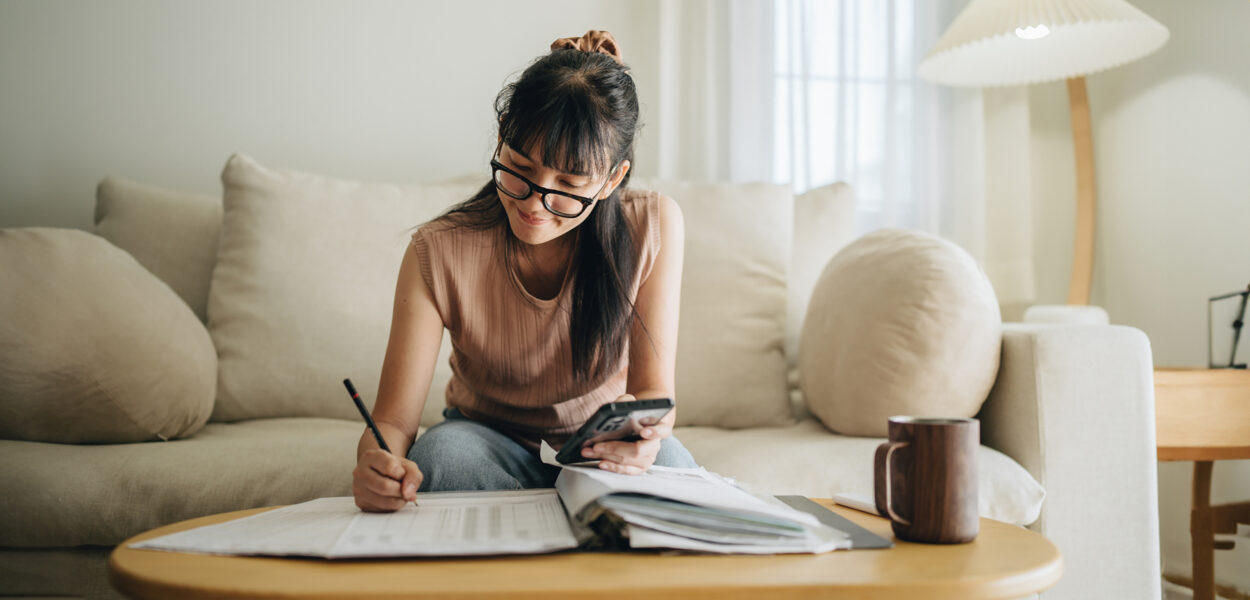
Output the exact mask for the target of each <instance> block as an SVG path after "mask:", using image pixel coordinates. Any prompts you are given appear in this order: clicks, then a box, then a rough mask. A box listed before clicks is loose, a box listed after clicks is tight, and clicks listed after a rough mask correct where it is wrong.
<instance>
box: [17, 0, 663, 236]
mask: <svg viewBox="0 0 1250 600" xmlns="http://www.w3.org/2000/svg"><path fill="white" fill-rule="evenodd" d="M656 14H657V5H656V2H654V1H647V2H628V3H627V2H619V1H613V0H561V1H554V0H553V1H543V2H514V1H506V0H491V1H486V0H474V1H463V0H456V1H454V2H453V1H446V0H444V1H439V2H409V1H384V0H369V1H361V2H356V1H353V2H326V1H296V0H259V1H253V0H227V1H220V2H216V1H215V2H199V1H197V2H192V1H189V0H172V1H167V0H112V1H110V2H88V1H85V0H77V1H70V0H0V86H2V88H3V89H2V90H0V227H15V226H33V225H42V226H57V227H89V226H90V224H91V216H92V209H93V206H94V194H95V185H96V183H97V182H98V181H99V180H100V179H101V178H102V177H104V176H106V175H118V176H122V177H127V178H130V179H135V180H138V181H141V182H148V183H151V184H155V185H161V186H165V187H172V188H176V189H182V190H188V191H201V192H209V193H220V190H221V185H220V181H219V176H220V173H221V169H222V167H223V166H224V165H225V161H226V158H227V157H229V155H230V154H231V153H234V152H242V153H246V154H250V155H252V156H253V157H255V158H257V159H258V160H260V161H261V162H262V163H265V164H270V165H273V166H281V167H290V168H296V169H302V170H308V171H315V172H319V173H326V174H331V175H337V176H342V177H351V178H359V179H371V180H382V181H391V182H401V183H402V182H418V181H431V180H438V179H443V178H447V177H451V176H456V175H461V174H464V173H470V172H480V173H485V172H486V169H487V167H486V161H487V159H488V158H489V155H490V151H491V150H492V149H493V147H494V129H493V127H492V123H493V120H494V118H493V113H492V106H493V101H494V98H495V95H496V94H497V93H498V92H499V90H500V88H501V87H502V86H503V84H504V83H505V80H507V79H508V78H509V76H511V75H514V74H519V73H520V71H521V70H522V69H524V68H525V66H527V65H528V64H529V62H530V61H531V60H532V59H534V58H536V57H537V56H539V55H540V54H543V53H545V52H546V51H547V48H548V45H549V44H550V43H551V41H552V40H554V39H556V38H559V37H567V36H575V35H581V34H582V33H584V32H585V31H587V30H588V29H606V30H609V31H611V32H612V33H613V34H614V35H615V36H616V37H617V39H618V40H619V41H620V43H621V47H622V49H623V53H624V56H625V59H626V62H627V63H630V64H631V66H632V67H633V75H634V77H635V81H636V83H637V85H638V87H639V92H640V94H639V95H640V101H641V104H642V120H643V122H644V124H645V127H644V129H643V132H642V133H641V135H640V137H639V138H638V144H639V147H638V149H637V158H638V161H637V162H638V169H637V171H636V173H641V174H644V175H646V174H649V173H655V172H656V171H655V166H654V164H652V161H653V160H654V156H655V154H656V150H655V148H656V146H657V142H656V141H655V139H654V135H652V132H653V131H654V130H655V129H657V124H656V123H654V122H653V119H652V118H651V117H652V115H653V114H654V112H655V105H656V104H657V100H656V99H657V98H658V96H657V90H656V81H657V80H658V77H657V75H656V71H657V68H656V67H657V65H658V59H657V54H656V51H655V50H654V48H655V47H656V39H657V35H658V33H657V27H656V24H655V21H656ZM484 177H485V175H484Z"/></svg>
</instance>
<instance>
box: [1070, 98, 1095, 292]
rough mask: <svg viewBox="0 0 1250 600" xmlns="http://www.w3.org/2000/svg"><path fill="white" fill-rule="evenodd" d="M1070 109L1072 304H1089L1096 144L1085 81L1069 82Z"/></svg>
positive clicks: (1091, 275)
mask: <svg viewBox="0 0 1250 600" xmlns="http://www.w3.org/2000/svg"><path fill="white" fill-rule="evenodd" d="M1068 107H1069V108H1070V109H1071V113H1072V143H1073V144H1074V145H1075V146H1076V238H1075V240H1076V241H1075V244H1074V246H1073V251H1072V276H1071V279H1069V280H1068V304H1076V305H1082V306H1083V305H1086V304H1089V293H1090V287H1091V286H1092V283H1093V279H1094V206H1095V204H1094V199H1095V188H1094V141H1093V135H1092V132H1091V126H1090V119H1089V95H1088V94H1086V92H1085V77H1084V76H1081V77H1073V78H1071V79H1068Z"/></svg>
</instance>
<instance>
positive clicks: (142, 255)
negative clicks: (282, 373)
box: [95, 177, 221, 322]
mask: <svg viewBox="0 0 1250 600" xmlns="http://www.w3.org/2000/svg"><path fill="white" fill-rule="evenodd" d="M220 231H221V197H219V196H215V195H208V194H192V193H188V192H178V191H173V190H165V189H161V188H157V187H152V186H149V185H143V184H140V183H135V182H133V181H127V180H125V179H121V178H118V177H105V178H104V179H103V180H102V181H100V184H99V185H97V186H96V204H95V234H96V235H98V236H100V237H102V238H104V239H106V240H108V241H110V242H112V243H113V245H114V246H117V247H118V248H121V249H122V250H125V251H126V252H129V253H130V255H131V256H133V257H135V259H136V260H138V261H139V264H141V265H143V266H144V267H147V270H149V271H151V272H152V273H153V274H154V275H156V276H157V277H159V278H160V279H161V281H164V282H165V283H167V284H169V287H171V288H173V290H174V292H176V293H177V294H178V296H179V297H181V298H182V299H183V301H184V302H186V303H187V306H190V307H191V310H192V311H194V312H195V316H197V317H199V319H200V321H201V322H204V321H207V320H208V317H207V316H206V315H205V310H206V307H207V305H208V284H209V281H210V279H211V277H212V273H213V265H214V264H215V263H216V262H217V235H218V233H219V232H220Z"/></svg>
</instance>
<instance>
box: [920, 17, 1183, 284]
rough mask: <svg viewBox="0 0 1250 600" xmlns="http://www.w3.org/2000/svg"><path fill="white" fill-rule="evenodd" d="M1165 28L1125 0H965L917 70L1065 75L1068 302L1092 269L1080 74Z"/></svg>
mask: <svg viewBox="0 0 1250 600" xmlns="http://www.w3.org/2000/svg"><path fill="white" fill-rule="evenodd" d="M1167 39H1168V30H1167V28H1166V27H1164V26H1163V25H1161V24H1160V23H1159V22H1158V21H1155V20H1154V19H1152V18H1150V16H1148V15H1147V14H1146V13H1144V12H1142V11H1140V10H1138V9H1137V8H1135V7H1134V6H1132V5H1130V4H1129V3H1128V2H1125V1H1124V0H971V1H970V2H969V3H968V6H967V7H965V8H964V10H963V12H961V13H959V16H957V17H955V20H954V21H953V22H952V23H951V25H950V27H949V28H947V30H946V31H945V32H944V33H943V34H942V37H941V38H939V39H938V42H937V44H936V45H935V46H934V47H933V50H931V51H930V52H929V54H928V56H926V57H925V59H924V60H923V61H921V63H920V66H919V67H918V69H917V74H918V75H919V76H920V77H921V78H922V79H925V80H928V81H931V82H934V83H940V84H944V85H950V86H960V87H991V86H1007V85H1029V84H1033V83H1043V82H1047V81H1057V80H1059V79H1066V80H1067V82H1068V105H1069V107H1070V109H1071V111H1072V141H1073V143H1074V144H1075V146H1076V236H1075V239H1076V245H1075V249H1074V251H1073V255H1072V274H1071V279H1070V280H1069V283H1068V304H1069V305H1087V304H1089V296H1090V286H1091V282H1092V280H1093V272H1094V215H1095V213H1096V211H1095V186H1094V144H1093V140H1092V137H1091V127H1090V118H1089V99H1088V96H1087V95H1086V92H1085V75H1087V74H1089V73H1094V72H1096V71H1101V70H1104V69H1109V68H1112V67H1117V66H1120V65H1122V64H1124V63H1127V62H1131V61H1134V60H1137V59H1138V58H1141V57H1143V56H1146V55H1147V54H1150V53H1151V52H1154V51H1155V50H1157V49H1158V48H1159V47H1160V46H1162V45H1163V44H1164V42H1166V41H1167Z"/></svg>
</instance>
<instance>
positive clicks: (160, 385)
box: [0, 228, 217, 489]
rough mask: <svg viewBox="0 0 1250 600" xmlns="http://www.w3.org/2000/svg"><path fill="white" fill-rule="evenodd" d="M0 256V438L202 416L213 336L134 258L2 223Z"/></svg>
mask: <svg viewBox="0 0 1250 600" xmlns="http://www.w3.org/2000/svg"><path fill="white" fill-rule="evenodd" d="M0 264H2V265H3V268H0V290H4V292H3V293H0V437H3V438H8V439H23V440H38V441H49V442H64V443H107V442H135V441H143V440H155V439H171V438H177V437H182V436H185V435H190V434H192V433H194V432H195V431H196V430H198V429H199V428H200V427H202V426H203V425H204V422H205V421H206V420H207V419H208V415H209V413H210V412H211V410H212V406H213V396H214V392H215V389H216V377H217V355H216V354H215V353H214V352H213V346H212V342H211V341H210V340H209V337H208V333H207V332H206V331H205V330H204V325H203V324H202V323H200V322H199V320H197V319H196V318H195V315H194V314H193V313H192V312H191V309H190V308H188V307H187V305H186V304H185V303H183V302H182V300H180V299H179V298H178V296H176V295H175V294H174V293H173V291H172V290H170V289H169V286H167V285H165V284H164V283H162V282H161V281H160V280H159V279H157V278H156V277H154V276H153V275H152V274H151V273H149V272H148V271H147V270H146V269H144V268H143V266H141V265H140V264H139V263H138V262H136V261H135V259H134V258H133V257H131V256H130V255H129V254H127V253H126V252H124V251H122V250H120V249H118V248H117V247H115V246H113V245H112V244H110V243H108V242H107V241H105V240H104V239H102V238H100V237H99V236H95V235H92V234H90V233H87V232H84V231H78V230H75V229H51V228H28V229H3V230H0ZM10 485H11V484H7V483H6V487H9V486H10ZM10 489H24V488H12V487H11V488H10Z"/></svg>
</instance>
